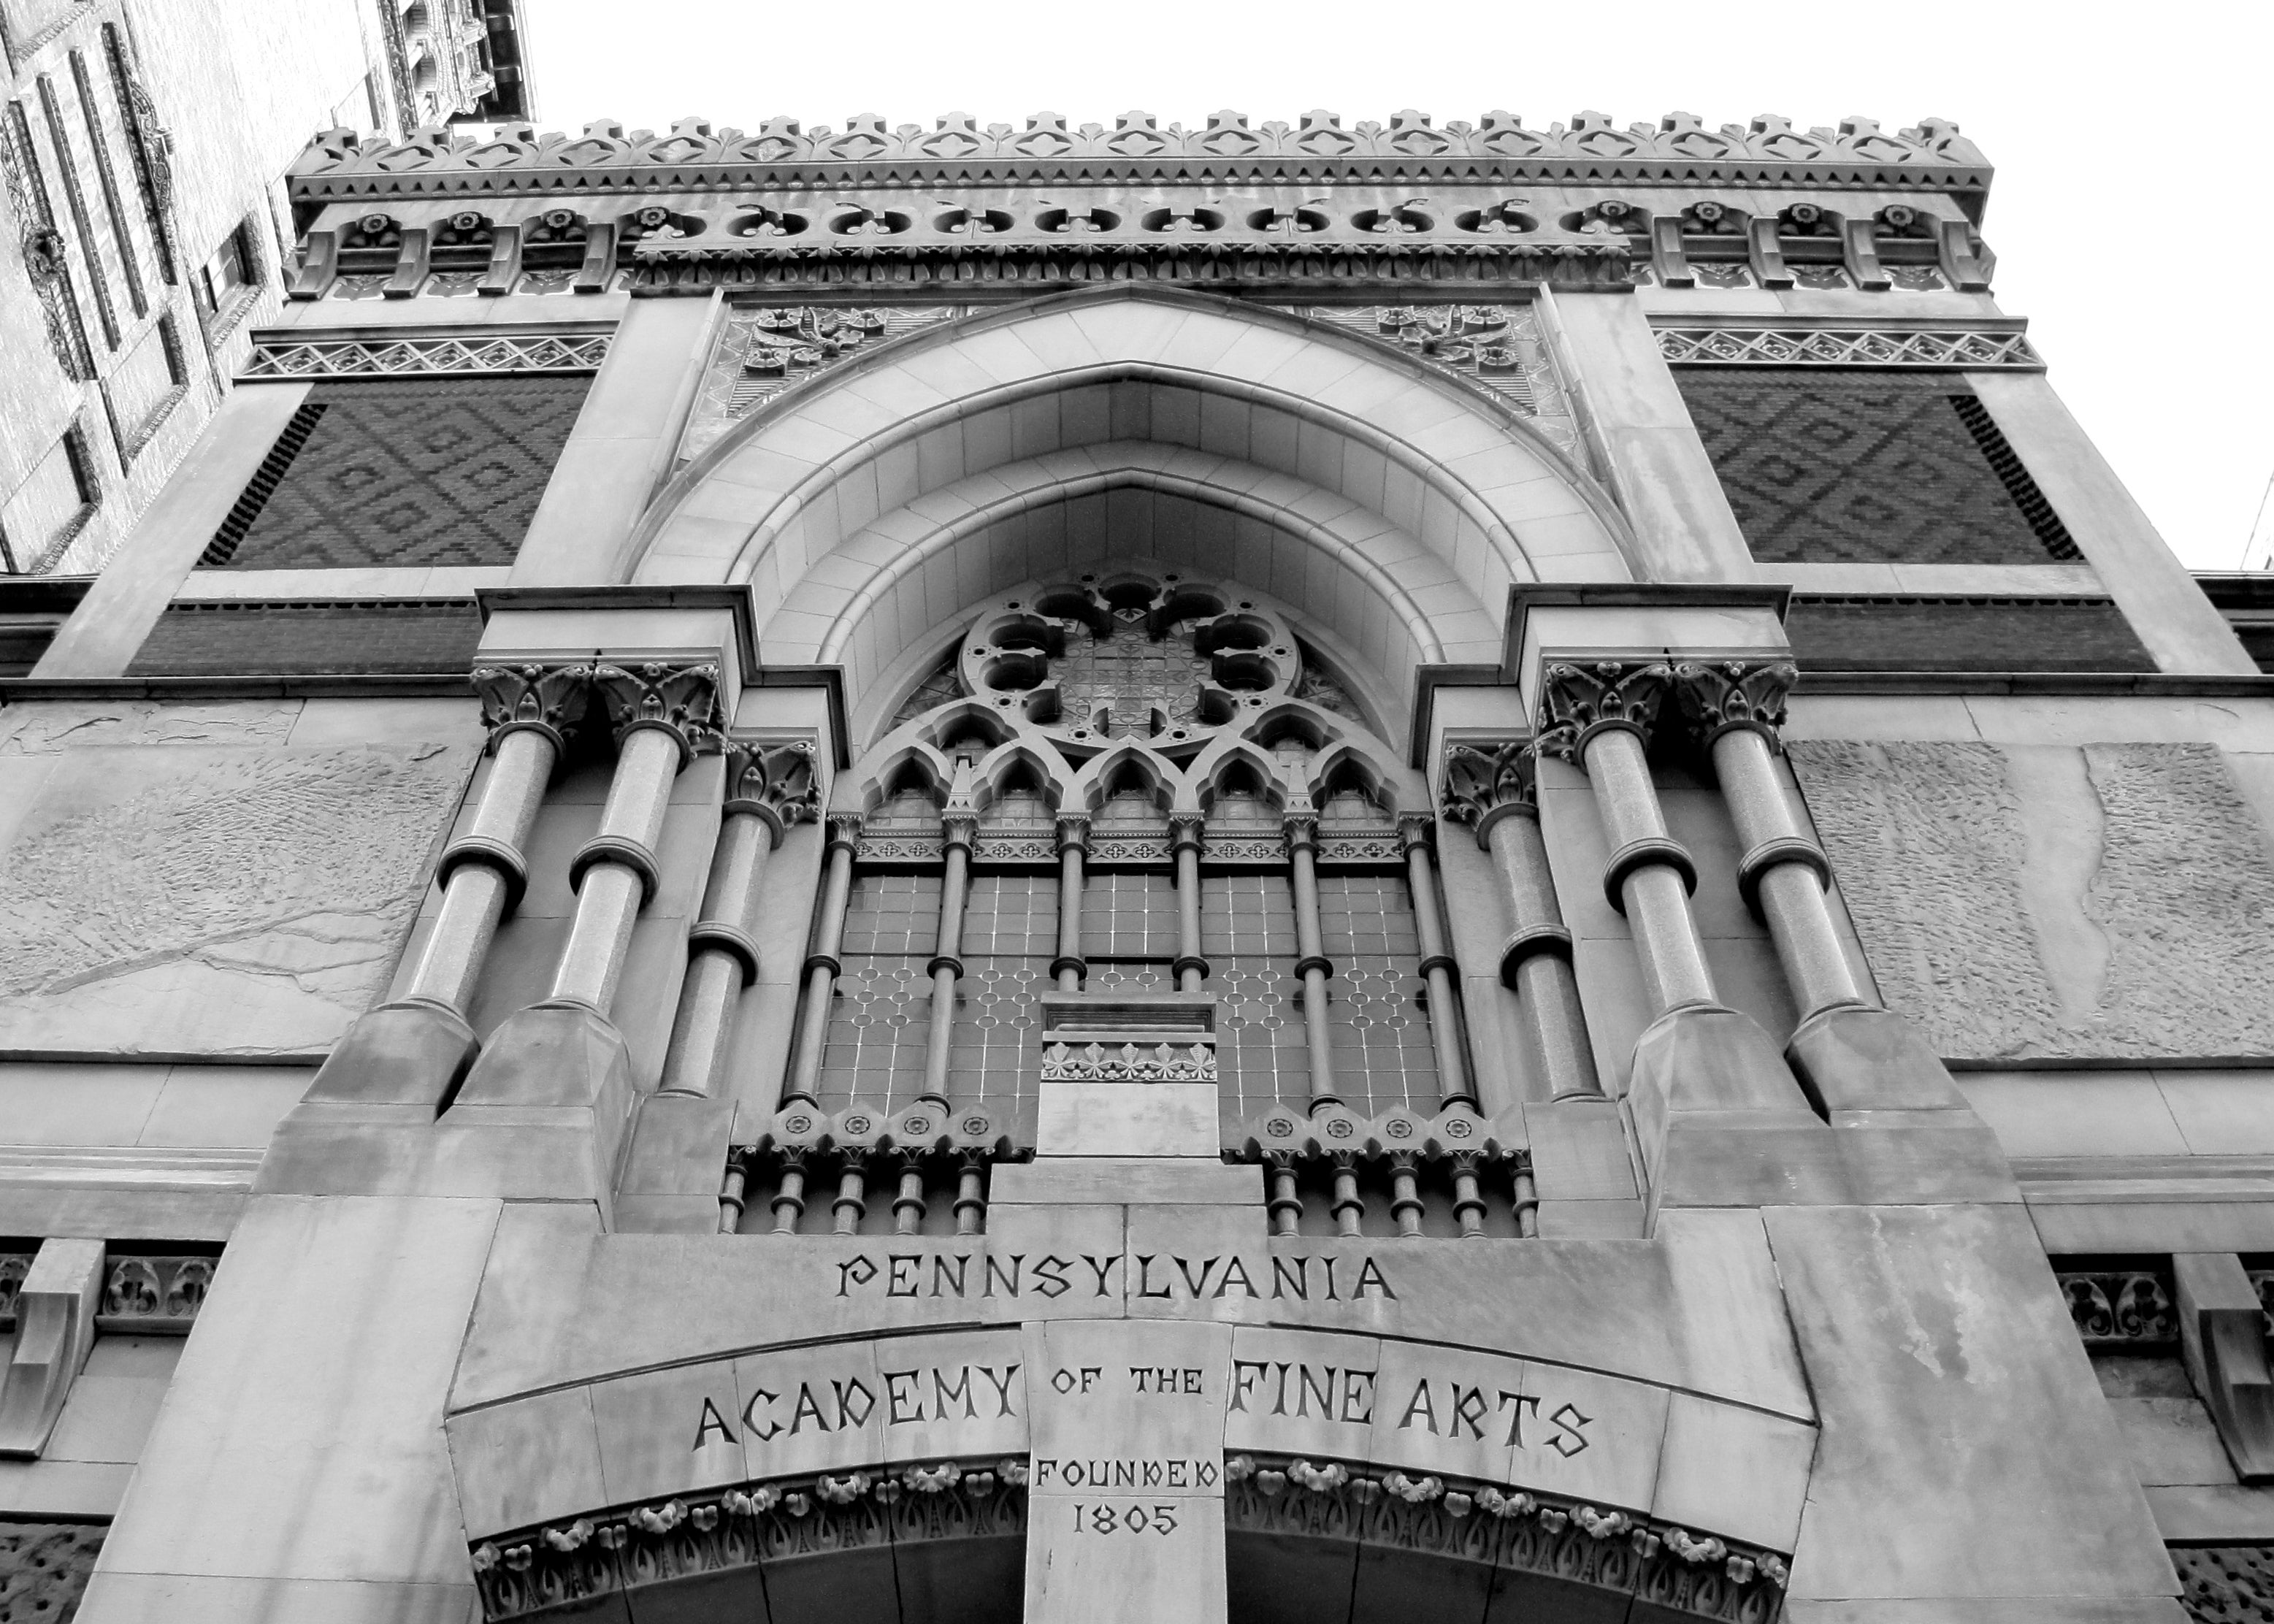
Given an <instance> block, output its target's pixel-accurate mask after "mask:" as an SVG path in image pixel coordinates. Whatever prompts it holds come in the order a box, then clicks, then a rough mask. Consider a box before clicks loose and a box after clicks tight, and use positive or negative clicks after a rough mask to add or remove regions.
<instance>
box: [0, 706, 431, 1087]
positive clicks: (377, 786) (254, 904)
mask: <svg viewBox="0 0 2274 1624" xmlns="http://www.w3.org/2000/svg"><path fill="white" fill-rule="evenodd" d="M101 720H102V718H89V722H88V724H87V725H88V726H99V725H100V723H101ZM470 765H471V750H470V749H468V748H464V747H459V746H447V745H440V744H428V745H414V746H406V747H400V748H341V749H297V750H296V749H278V748H269V749H261V748H241V747H225V748H138V749H131V750H113V749H82V750H72V751H69V752H67V753H65V754H64V755H62V756H61V757H60V758H59V759H58V760H57V761H56V763H55V765H54V766H53V768H52V769H51V770H49V771H47V772H46V773H45V775H44V777H43V778H38V779H36V780H33V781H32V782H34V783H35V784H36V788H35V789H33V790H32V791H31V792H30V794H29V798H28V804H23V805H21V806H20V808H19V809H17V808H11V809H16V810H18V811H19V815H18V816H16V817H14V818H12V819H10V820H7V822H12V823H13V829H12V831H8V835H7V844H6V846H5V850H4V854H0V1043H4V1044H5V1045H6V1046H8V1047H10V1048H14V1049H75V1050H82V1051H83V1050H87V1049H108V1050H109V1051H111V1052H114V1053H118V1054H129V1055H132V1054H142V1055H155V1054H245V1055H266V1054H294V1053H312V1052H320V1051H321V1050H322V1049H324V1048H325V1047H326V1046H328V1045H329V1044H330V1043H332V1042H333V1041H335V1040H336V1039H337V1038H338V1037H339V1035H340V1034H341V1033H342V1032H343V1031H344V1030H345V1029H346V1027H347V1025H348V1023H349V1022H350V1020H352V1019H354V1018H355V1017H356V1016H357V1015H358V1014H360V1013H361V1012H362V1011H364V1010H365V1009H366V1008H368V1007H369V1006H370V1005H371V1004H373V1002H375V1001H376V1000H377V999H378V998H379V997H380V996H382V995H383V994H384V993H385V991H386V988H387V981H388V975H389V974H390V973H391V972H392V970H393V968H394V965H395V958H396V956H397V955H398V953H399V952H400V951H401V950H402V946H403V937H404V936H405V933H406V932H407V931H408V930H409V929H410V921H411V918H412V915H413V914H415V913H416V912H417V910H418V895H419V885H420V882H421V880H422V878H423V877H424V874H425V866H426V863H427V861H428V860H429V858H430V856H431V854H432V852H433V846H434V843H435V841H436V839H437V838H438V837H439V836H440V833H441V832H442V829H443V826H444V823H445V821H446V820H447V818H448V815H449V812H450V809H451V808H452V807H453V806H454V805H455V804H456V800H457V797H458V795H459V793H460V792H461V789H462V787H463V784H464V782H465V775H466V773H467V771H468V770H469V767H470ZM8 784H9V780H8V779H6V778H0V807H4V805H5V791H6V788H7V787H8ZM5 829H6V823H0V831H4V830H5ZM91 876H92V877H91Z"/></svg>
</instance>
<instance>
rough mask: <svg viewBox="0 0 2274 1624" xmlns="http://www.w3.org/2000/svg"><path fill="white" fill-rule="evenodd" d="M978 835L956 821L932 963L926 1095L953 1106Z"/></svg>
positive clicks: (943, 877)
mask: <svg viewBox="0 0 2274 1624" xmlns="http://www.w3.org/2000/svg"><path fill="white" fill-rule="evenodd" d="M974 834H975V831H974V829H973V828H972V827H971V826H970V825H969V824H968V823H960V822H959V821H957V820H956V819H953V818H950V819H949V820H948V824H947V841H946V846H945V850H944V852H943V853H942V855H943V856H944V858H945V866H944V868H943V869H942V872H941V875H940V882H939V944H938V946H937V949H936V950H935V951H934V952H933V955H932V961H931V966H930V969H931V1035H930V1040H929V1041H928V1042H927V1044H926V1046H925V1049H924V1086H923V1093H922V1094H919V1095H918V1096H917V1098H919V1099H922V1100H929V1101H933V1102H934V1103H936V1104H938V1105H943V1106H944V1105H945V1104H946V1103H947V1066H948V1061H949V1060H950V1058H951V1057H952V1056H953V1053H954V1048H955V984H956V982H957V981H959V980H960V979H961V977H962V975H963V905H964V896H965V893H966V891H968V888H969V886H970V881H971V842H972V838H973V835H974Z"/></svg>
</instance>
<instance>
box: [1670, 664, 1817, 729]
mask: <svg viewBox="0 0 2274 1624" xmlns="http://www.w3.org/2000/svg"><path fill="white" fill-rule="evenodd" d="M1799 678H1800V670H1799V667H1797V666H1796V665H1794V664H1793V663H1792V662H1791V661H1790V660H1721V661H1715V662H1713V663H1711V664H1707V663H1703V662H1693V663H1685V664H1683V665H1676V666H1675V668H1674V697H1675V703H1676V704H1677V705H1679V706H1680V707H1681V711H1682V720H1683V725H1684V726H1687V727H1688V728H1689V730H1690V735H1691V737H1693V738H1694V739H1696V740H1697V741H1698V744H1699V746H1700V747H1702V748H1712V746H1713V741H1715V740H1716V739H1719V738H1720V737H1721V735H1722V734H1723V733H1730V732H1733V731H1735V730H1736V729H1739V728H1743V730H1745V731H1746V732H1748V733H1758V734H1760V736H1761V737H1762V738H1764V739H1766V740H1767V741H1768V745H1769V748H1771V749H1772V750H1776V749H1781V748H1783V741H1781V739H1780V738H1779V737H1778V734H1777V730H1778V729H1779V728H1780V727H1781V726H1784V716H1785V707H1784V702H1785V695H1787V694H1788V693H1790V692H1791V691H1792V685H1793V684H1794V683H1795V682H1796V681H1797V680H1799Z"/></svg>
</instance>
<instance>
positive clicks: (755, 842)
mask: <svg viewBox="0 0 2274 1624" xmlns="http://www.w3.org/2000/svg"><path fill="white" fill-rule="evenodd" d="M813 809H814V772H813V747H812V746H810V745H808V744H804V743H797V744H787V745H779V746H776V747H773V748H767V747H764V746H761V745H734V746H731V747H730V748H728V750H727V802H726V807H725V808H724V810H725V821H724V822H723V823H721V825H720V827H719V844H718V846H716V847H715V848H714V849H713V851H712V857H711V878H710V881H709V883H708V884H707V885H705V887H704V892H703V916H702V918H701V919H700V920H699V921H697V924H696V926H695V928H694V929H692V930H690V931H689V932H688V934H687V942H688V948H689V963H688V966H687V979H686V980H685V981H683V982H681V986H680V991H679V1013H678V1015H677V1017H676V1018H675V1019H674V1020H673V1022H672V1027H671V1048H670V1049H669V1050H668V1051H667V1052H666V1055H665V1056H664V1061H663V1085H662V1087H661V1088H660V1089H659V1091H658V1092H659V1093H662V1094H695V1095H699V1096H703V1097H708V1096H710V1095H712V1094H716V1093H717V1092H718V1087H719V1075H720V1073H721V1072H722V1071H724V1070H725V1069H726V1063H727V1046H728V1041H729V1040H730V1039H731V1038H732V1036H733V1034H734V1006H735V1004H736V1001H737V1000H738V999H739V998H740V997H741V996H742V989H744V988H746V987H748V986H749V984H750V983H751V982H752V981H756V980H757V975H758V957H759V948H758V944H757V938H756V936H754V935H753V934H752V933H753V931H754V929H756V923H757V906H758V888H759V886H760V885H761V884H762V883H764V879H765V872H766V860H767V858H768V857H769V856H770V855H772V853H773V851H774V850H775V848H776V847H778V846H780V845H781V840H782V836H783V835H784V834H785V833H787V831H788V829H789V826H790V825H791V824H793V823H798V822H800V821H801V820H802V819H805V818H809V817H811V816H813Z"/></svg>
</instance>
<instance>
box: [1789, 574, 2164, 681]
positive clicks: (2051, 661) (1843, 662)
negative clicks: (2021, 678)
mask: <svg viewBox="0 0 2274 1624" xmlns="http://www.w3.org/2000/svg"><path fill="white" fill-rule="evenodd" d="M1785 630H1786V632H1787V634H1788V635H1790V637H1791V638H1792V650H1793V654H1794V655H1795V657H1796V658H1797V659H1798V660H1799V662H1800V666H1801V669H1802V670H1803V671H2153V670H2155V669H2156V662H2155V661H2154V659H2152V658H2150V656H2149V653H2148V650H2146V648H2144V647H2143V646H2142V644H2141V642H2140V638H2139V635H2138V634H2136V633H2135V632H2134V631H2133V629H2132V625H2131V622H2130V621H2128V620H2126V619H2125V618H2124V613H2123V611H2121V610H2120V609H2119V608H2117V606H2116V605H2114V604H2112V603H2110V602H2108V601H2107V600H2106V599H2105V598H1864V597H1853V598H1846V597H1843V598H1826V597H1812V596H1804V595H1802V594H1798V593H1796V594H1795V595H1794V597H1793V600H1792V609H1791V613H1789V614H1788V616H1787V618H1786V620H1785Z"/></svg>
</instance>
